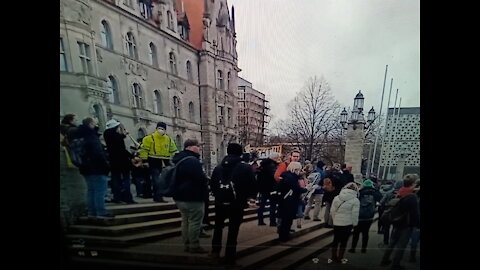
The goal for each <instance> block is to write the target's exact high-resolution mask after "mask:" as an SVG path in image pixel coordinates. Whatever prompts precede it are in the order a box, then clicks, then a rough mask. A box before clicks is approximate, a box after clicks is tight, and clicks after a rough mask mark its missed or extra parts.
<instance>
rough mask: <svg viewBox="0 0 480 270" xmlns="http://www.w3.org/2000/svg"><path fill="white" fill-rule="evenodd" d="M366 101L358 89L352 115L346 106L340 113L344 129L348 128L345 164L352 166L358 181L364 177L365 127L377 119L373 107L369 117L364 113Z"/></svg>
mask: <svg viewBox="0 0 480 270" xmlns="http://www.w3.org/2000/svg"><path fill="white" fill-rule="evenodd" d="M364 101H365V98H364V97H363V94H362V92H361V91H358V94H357V95H356V96H355V98H354V100H353V110H352V111H351V113H350V117H348V112H347V110H346V109H345V108H343V111H342V112H341V113H340V124H341V125H342V128H343V129H346V130H347V133H346V138H345V164H347V166H351V167H352V171H351V173H352V174H353V175H354V179H355V180H357V181H361V179H362V173H361V166H362V155H363V148H364V145H365V129H367V128H368V127H370V126H371V125H372V124H373V122H374V121H375V110H374V109H373V107H372V108H371V109H370V111H368V115H367V119H365V115H364V113H363V105H364ZM343 129H342V130H343ZM367 171H368V168H367Z"/></svg>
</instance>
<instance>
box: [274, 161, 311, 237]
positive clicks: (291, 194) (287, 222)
mask: <svg viewBox="0 0 480 270" xmlns="http://www.w3.org/2000/svg"><path fill="white" fill-rule="evenodd" d="M301 171H302V165H301V164H300V162H296V161H292V162H290V164H289V165H288V167H287V171H285V172H283V173H282V174H281V180H280V183H279V190H280V192H281V198H280V202H279V206H278V215H279V217H280V218H281V220H282V222H281V223H280V225H279V228H278V235H279V237H278V239H279V240H280V241H282V242H286V241H288V240H289V234H290V227H291V226H292V222H293V219H294V218H295V217H296V214H297V211H298V206H299V204H300V194H302V193H304V192H307V191H308V190H307V189H306V188H303V187H301V186H300V183H299V179H300V173H301Z"/></svg>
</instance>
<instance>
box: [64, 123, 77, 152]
mask: <svg viewBox="0 0 480 270" xmlns="http://www.w3.org/2000/svg"><path fill="white" fill-rule="evenodd" d="M76 130H77V126H75V125H73V124H60V134H62V135H63V136H64V139H63V141H62V145H63V146H66V147H68V145H69V144H68V142H69V141H70V140H72V138H73V136H75V132H76Z"/></svg>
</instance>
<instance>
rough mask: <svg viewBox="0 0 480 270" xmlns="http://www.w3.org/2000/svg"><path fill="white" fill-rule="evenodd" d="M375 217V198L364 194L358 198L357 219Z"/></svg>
mask: <svg viewBox="0 0 480 270" xmlns="http://www.w3.org/2000/svg"><path fill="white" fill-rule="evenodd" d="M374 215H375V197H374V196H373V194H366V195H363V196H361V197H360V212H359V216H358V218H359V219H371V218H373V216H374Z"/></svg>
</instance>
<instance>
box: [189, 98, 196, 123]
mask: <svg viewBox="0 0 480 270" xmlns="http://www.w3.org/2000/svg"><path fill="white" fill-rule="evenodd" d="M188 116H189V117H190V121H191V122H195V110H194V107H193V102H190V103H188Z"/></svg>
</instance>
